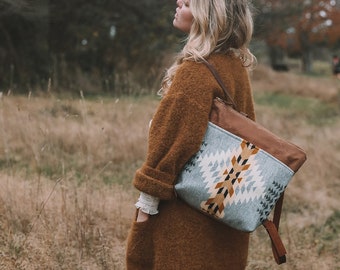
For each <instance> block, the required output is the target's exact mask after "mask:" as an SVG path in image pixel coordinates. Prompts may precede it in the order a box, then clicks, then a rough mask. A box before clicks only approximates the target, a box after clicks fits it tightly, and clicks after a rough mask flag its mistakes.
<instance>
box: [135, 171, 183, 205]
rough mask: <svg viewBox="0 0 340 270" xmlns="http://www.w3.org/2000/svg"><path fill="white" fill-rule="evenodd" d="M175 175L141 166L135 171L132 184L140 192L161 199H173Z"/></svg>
mask: <svg viewBox="0 0 340 270" xmlns="http://www.w3.org/2000/svg"><path fill="white" fill-rule="evenodd" d="M175 179H176V176H175V175H171V174H168V173H164V172H161V171H159V170H156V169H154V168H151V167H148V166H145V165H144V166H143V167H142V168H141V169H139V170H137V171H136V174H135V178H134V181H133V184H134V186H135V187H136V188H137V189H138V190H139V191H142V192H145V193H147V194H150V195H152V196H154V197H158V198H159V199H161V200H172V199H174V198H175V197H176V196H175V192H174V182H175Z"/></svg>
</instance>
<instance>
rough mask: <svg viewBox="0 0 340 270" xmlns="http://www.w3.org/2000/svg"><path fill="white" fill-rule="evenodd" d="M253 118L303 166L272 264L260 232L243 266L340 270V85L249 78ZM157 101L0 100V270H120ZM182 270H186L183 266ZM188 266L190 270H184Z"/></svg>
mask: <svg viewBox="0 0 340 270" xmlns="http://www.w3.org/2000/svg"><path fill="white" fill-rule="evenodd" d="M252 81H253V86H254V96H255V101H256V112H257V120H258V122H260V123H262V124H263V125H265V126H266V127H269V128H270V129H272V130H273V131H274V132H276V133H278V134H281V135H282V136H283V137H284V138H286V139H289V140H291V141H292V142H294V143H296V144H298V145H300V146H301V147H302V148H304V149H305V150H306V152H307V155H308V161H307V163H306V164H305V165H304V166H303V167H302V169H301V170H300V171H299V172H298V173H297V175H296V176H295V177H294V178H293V181H292V183H291V184H290V186H289V188H288V190H287V192H286V197H285V204H284V209H283V214H282V223H281V235H282V238H283V241H284V243H285V244H286V248H287V251H288V262H287V263H286V264H285V265H282V266H276V264H275V262H274V260H273V258H272V253H271V247H270V241H269V239H268V237H267V235H266V232H265V230H264V229H263V228H260V229H259V230H257V231H256V232H254V233H252V236H251V247H250V256H249V267H248V269H250V270H254V269H260V270H265V269H268V270H269V269H271V270H272V269H274V270H275V269H284V270H287V269H294V270H295V269H296V270H300V269H301V270H304V269H308V270H314V269H315V270H316V269H317V270H319V269H330V270H334V269H335V270H336V269H340V257H339V253H340V239H339V233H340V200H339V194H340V167H339V164H340V140H339V134H340V117H339V116H340V102H339V94H338V93H339V90H338V89H339V87H340V82H339V81H337V80H335V79H334V78H326V77H324V78H320V77H319V78H315V77H314V78H313V77H306V76H301V75H300V76H299V75H294V74H290V73H282V74H280V73H275V72H273V71H271V70H269V69H268V68H266V67H263V66H259V67H258V68H257V69H256V70H255V71H254V73H253V74H252ZM157 103H158V98H157V97H143V98H132V97H130V98H127V97H126V98H121V99H118V98H117V99H114V98H107V97H105V98H104V97H103V98H101V97H95V98H93V97H91V99H88V98H87V97H83V96H82V95H81V94H80V95H79V98H60V97H57V96H55V95H53V93H51V92H48V93H46V94H45V95H44V96H42V95H40V96H35V95H31V94H28V95H27V96H16V95H13V94H10V93H7V92H3V93H2V94H0V269H1V270H2V269H6V270H7V269H9V270H11V269H70V270H73V269H79V270H80V269H81V270H83V269H84V270H85V269H91V270H92V269H119V270H123V269H124V252H125V240H126V236H127V232H128V229H129V227H130V223H131V220H132V216H133V213H134V206H133V204H134V202H135V199H136V197H137V196H138V193H137V192H136V190H134V189H133V188H132V186H131V180H132V178H133V174H134V171H135V170H136V168H138V167H139V166H140V165H141V164H142V162H143V159H144V156H145V151H146V144H147V130H148V122H149V120H150V119H151V117H152V114H153V112H154V110H155V107H156V106H157ZM185 270H186V269H185ZM188 270H189V269H188Z"/></svg>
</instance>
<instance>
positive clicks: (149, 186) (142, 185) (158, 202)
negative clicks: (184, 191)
mask: <svg viewBox="0 0 340 270" xmlns="http://www.w3.org/2000/svg"><path fill="white" fill-rule="evenodd" d="M173 25H174V26H175V27H176V28H178V29H179V30H181V31H183V32H185V33H187V34H188V38H187V42H186V44H185V46H184V48H183V50H182V52H181V53H180V54H179V55H178V56H177V59H176V61H175V63H174V64H173V65H172V67H171V68H170V69H169V70H168V71H167V74H166V76H165V78H164V80H163V83H162V95H163V98H162V100H161V102H160V104H159V107H158V109H157V111H156V113H155V115H154V117H153V121H152V124H151V126H150V133H149V146H148V153H147V158H146V161H145V163H144V164H143V166H142V167H141V168H140V169H139V170H137V172H136V175H135V178H134V185H135V187H136V188H137V189H138V190H140V191H141V196H140V198H139V200H138V202H137V204H136V206H137V209H138V210H137V212H136V220H135V221H134V222H133V224H132V228H131V231H130V234H129V237H128V243H127V254H126V255H127V257H126V258H127V269H128V270H134V269H150V270H151V269H157V270H158V269H159V270H168V269H179V270H182V269H183V270H187V269H188V270H194V269H202V270H203V269H204V270H205V269H212V270H214V269H231V270H238V269H245V267H246V264H247V255H248V243H249V234H248V233H244V232H240V231H236V230H234V229H232V228H229V227H227V226H225V225H222V224H220V223H218V222H216V221H214V220H213V219H210V218H209V217H207V216H205V215H203V214H201V213H199V212H198V211H196V210H193V209H192V208H190V207H189V206H187V205H186V204H185V203H183V202H182V201H181V200H180V199H179V198H176V194H175V192H174V184H175V183H176V180H177V176H178V175H179V173H180V172H181V169H182V168H183V166H184V165H185V163H186V162H187V161H188V160H189V159H190V157H191V156H193V155H194V154H195V153H196V152H197V151H198V149H199V147H200V145H201V142H202V139H203V137H204V134H205V130H206V128H207V124H208V119H209V112H210V108H211V105H212V101H213V99H214V98H215V97H220V98H224V94H223V90H222V89H221V88H220V87H219V85H218V83H217V82H216V80H215V78H214V77H213V76H212V74H211V73H210V71H209V70H208V69H207V67H206V66H205V65H204V64H203V63H202V59H206V60H207V61H208V62H210V63H211V64H212V65H213V66H214V67H215V68H216V70H217V71H218V73H219V74H220V76H221V77H222V80H223V82H224V84H225V85H226V87H227V89H229V91H230V93H231V95H232V96H233V98H234V101H235V102H236V104H237V106H238V108H239V109H240V110H242V111H243V112H245V113H247V114H248V116H249V117H250V118H252V119H254V117H255V116H254V108H253V99H252V93H251V88H250V83H249V78H248V72H247V67H248V66H249V65H250V64H251V63H252V61H253V57H252V55H251V53H250V52H249V50H248V49H247V45H248V44H249V42H250V39H251V35H252V30H253V24H252V17H251V13H250V10H249V6H248V3H247V1H246V0H177V9H176V15H175V18H174V21H173Z"/></svg>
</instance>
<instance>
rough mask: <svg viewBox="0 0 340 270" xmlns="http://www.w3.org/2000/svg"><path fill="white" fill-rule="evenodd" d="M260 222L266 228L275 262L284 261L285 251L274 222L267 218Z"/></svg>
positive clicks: (280, 262)
mask: <svg viewBox="0 0 340 270" xmlns="http://www.w3.org/2000/svg"><path fill="white" fill-rule="evenodd" d="M262 224H263V226H264V227H265V228H266V230H267V232H268V234H269V237H270V239H271V241H272V250H273V255H274V258H275V261H276V263H277V264H282V263H285V262H286V254H287V251H286V249H285V247H284V245H283V243H282V240H281V237H280V235H279V233H278V231H277V228H276V226H275V224H274V223H273V222H272V221H270V220H268V219H267V220H265V221H264V222H263V223H262Z"/></svg>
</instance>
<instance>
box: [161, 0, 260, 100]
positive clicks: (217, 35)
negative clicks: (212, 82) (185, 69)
mask: <svg viewBox="0 0 340 270" xmlns="http://www.w3.org/2000/svg"><path fill="white" fill-rule="evenodd" d="M190 9H191V12H192V15H193V23H192V26H191V29H190V33H189V35H188V37H187V39H186V44H185V46H184V47H183V49H182V51H181V52H180V53H179V54H178V55H177V57H176V59H175V62H174V64H173V65H172V66H171V67H170V68H169V69H168V70H167V71H166V74H165V76H164V78H163V81H162V89H161V90H160V93H161V94H164V93H166V91H167V89H168V88H169V86H170V85H171V82H172V79H173V77H174V75H175V73H176V70H177V68H178V66H179V65H180V64H181V63H183V61H186V60H191V61H200V60H201V59H204V58H207V57H208V56H209V55H210V54H212V53H222V54H226V53H227V52H228V51H233V52H235V53H236V54H237V55H238V56H239V57H240V58H241V60H242V62H243V64H244V66H251V65H252V64H253V63H254V61H255V57H254V56H253V54H252V53H251V52H250V51H249V49H248V45H249V43H250V40H251V37H252V34H253V18H252V14H251V11H250V6H249V3H248V0H191V1H190Z"/></svg>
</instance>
